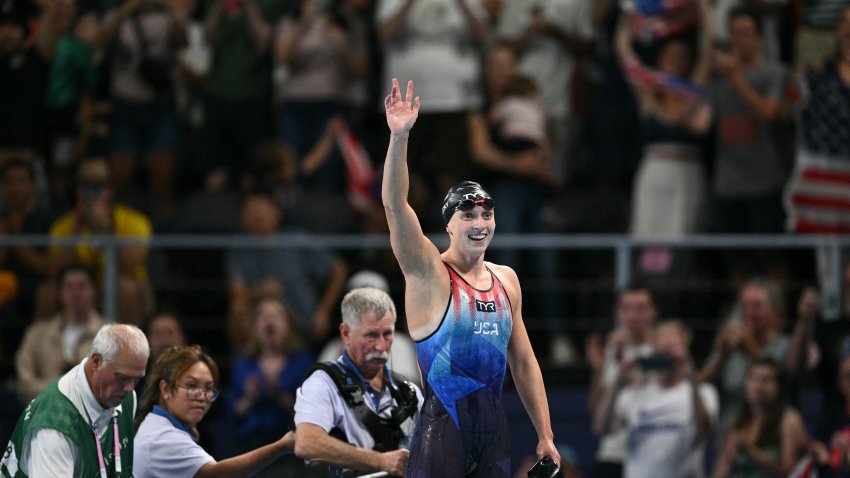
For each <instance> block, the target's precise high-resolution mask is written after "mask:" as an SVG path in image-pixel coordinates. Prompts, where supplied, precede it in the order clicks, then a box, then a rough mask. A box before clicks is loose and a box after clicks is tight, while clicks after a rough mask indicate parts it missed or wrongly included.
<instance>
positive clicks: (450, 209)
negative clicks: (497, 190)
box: [442, 181, 493, 225]
mask: <svg viewBox="0 0 850 478" xmlns="http://www.w3.org/2000/svg"><path fill="white" fill-rule="evenodd" d="M464 199H471V200H479V199H489V200H490V201H491V202H492V200H493V198H492V197H491V196H490V193H488V192H487V191H485V190H484V188H482V187H481V185H480V184H478V183H476V182H474V181H461V182H459V183H457V184H455V185H454V186H452V187H451V188H449V192H447V193H446V197H445V198H444V199H443V209H442V214H443V225H448V224H449V220H450V219H451V218H452V216H453V215H454V213H455V211H457V210H458V205H459V204H460V203H461V201H463V200H464ZM491 207H492V206H491Z"/></svg>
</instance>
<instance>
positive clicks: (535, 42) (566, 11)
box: [416, 0, 594, 119]
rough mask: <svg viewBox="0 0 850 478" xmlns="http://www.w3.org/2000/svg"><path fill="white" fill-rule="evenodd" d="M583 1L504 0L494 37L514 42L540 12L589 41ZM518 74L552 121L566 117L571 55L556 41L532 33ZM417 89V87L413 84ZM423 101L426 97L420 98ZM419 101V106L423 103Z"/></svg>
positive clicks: (587, 10)
mask: <svg viewBox="0 0 850 478" xmlns="http://www.w3.org/2000/svg"><path fill="white" fill-rule="evenodd" d="M592 5H593V2H589V1H587V0H547V1H540V0H538V1H532V0H508V1H507V2H506V3H505V9H504V11H503V12H502V14H501V15H500V16H499V23H498V27H497V35H498V37H499V38H500V39H509V40H510V39H517V38H521V37H522V36H524V35H525V33H526V32H527V31H528V30H529V26H530V24H531V13H532V10H533V9H535V8H540V9H541V10H542V14H543V16H544V17H545V18H546V20H547V21H549V22H552V23H553V24H554V25H555V26H556V27H557V28H559V29H561V30H563V31H564V32H567V33H570V34H573V35H577V36H579V37H581V38H585V39H591V38H593V36H594V30H593V26H592V24H591V22H590V8H591V7H592ZM517 60H518V64H517V66H518V68H519V71H520V72H521V73H522V74H523V75H526V76H528V77H529V78H531V79H533V80H534V82H535V83H536V84H537V88H539V89H540V93H541V96H542V97H543V102H544V103H545V104H546V109H547V111H548V112H549V114H550V115H551V117H552V118H558V119H563V118H567V117H569V114H570V110H571V108H572V105H571V104H570V93H569V92H570V88H571V83H572V80H571V76H572V73H573V65H574V63H575V55H574V54H573V53H572V52H571V51H570V50H569V49H567V47H566V46H564V44H563V43H561V41H560V40H558V39H556V38H554V37H552V36H550V35H545V34H536V35H534V36H533V37H532V38H531V40H530V41H529V43H528V45H527V46H526V47H525V48H524V49H523V52H522V54H521V55H520V57H519V58H518V59H517ZM416 86H417V88H418V87H419V85H418V84H417V85H416ZM422 98H427V96H422ZM424 103H425V102H424V100H423V104H424Z"/></svg>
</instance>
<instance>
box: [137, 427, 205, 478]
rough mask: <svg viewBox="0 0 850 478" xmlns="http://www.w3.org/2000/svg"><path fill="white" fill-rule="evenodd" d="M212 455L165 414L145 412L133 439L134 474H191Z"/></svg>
mask: <svg viewBox="0 0 850 478" xmlns="http://www.w3.org/2000/svg"><path fill="white" fill-rule="evenodd" d="M213 461H215V459H214V458H213V457H212V456H211V455H210V454H209V453H207V452H206V450H204V449H203V448H201V446H200V445H198V444H197V443H196V442H195V440H194V439H193V438H192V436H191V435H190V434H189V433H188V432H186V431H185V430H181V429H179V428H177V427H175V426H174V425H173V424H172V423H171V421H169V420H168V418H166V417H163V416H160V415H157V414H154V413H148V415H147V416H146V417H145V419H144V421H142V424H141V425H140V426H139V431H138V432H136V439H135V442H134V443H133V477H134V478H174V477H190V476H195V474H196V473H198V470H200V469H201V468H202V467H203V466H204V465H206V464H207V463H210V462H213Z"/></svg>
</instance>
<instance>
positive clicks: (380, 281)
mask: <svg viewBox="0 0 850 478" xmlns="http://www.w3.org/2000/svg"><path fill="white" fill-rule="evenodd" d="M361 287H374V288H375V289H380V290H382V291H384V292H387V293H389V292H390V283H389V282H387V278H386V277H384V276H382V275H381V274H378V273H377V272H375V271H373V270H369V269H364V270H362V271H359V272H357V273H355V274H354V275H352V276H351V277H349V278H348V282H346V283H345V290H348V291H351V290H354V289H359V288H361Z"/></svg>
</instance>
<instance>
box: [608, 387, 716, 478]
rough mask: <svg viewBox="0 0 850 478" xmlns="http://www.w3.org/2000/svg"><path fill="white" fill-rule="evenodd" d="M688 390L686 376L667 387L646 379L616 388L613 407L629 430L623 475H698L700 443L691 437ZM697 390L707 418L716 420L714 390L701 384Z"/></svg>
mask: <svg viewBox="0 0 850 478" xmlns="http://www.w3.org/2000/svg"><path fill="white" fill-rule="evenodd" d="M691 394H692V389H691V383H690V382H688V381H686V380H683V381H681V382H680V383H679V384H677V385H674V386H672V387H669V388H661V387H659V386H658V383H657V382H656V381H655V380H651V381H650V382H649V383H648V384H646V385H644V386H641V387H628V388H626V389H625V390H623V391H622V392H621V393H620V395H619V396H618V397H617V404H616V411H617V414H618V415H619V416H620V417H622V418H623V419H625V421H626V424H627V425H626V426H627V431H628V438H627V453H626V462H625V467H624V474H623V476H624V477H625V478H646V477H649V476H651V477H655V478H691V477H701V476H703V473H702V459H703V453H704V451H705V443H700V444H695V443H694V440H695V439H696V432H697V430H696V416H695V413H694V407H693V398H692V396H691ZM699 394H700V398H701V399H702V403H703V406H704V407H705V410H706V412H707V413H708V415H709V417H710V419H711V422H712V423H717V411H718V398H717V391H716V390H715V389H714V387H713V386H712V385H709V384H701V385H700V386H699ZM695 445H696V446H695Z"/></svg>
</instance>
